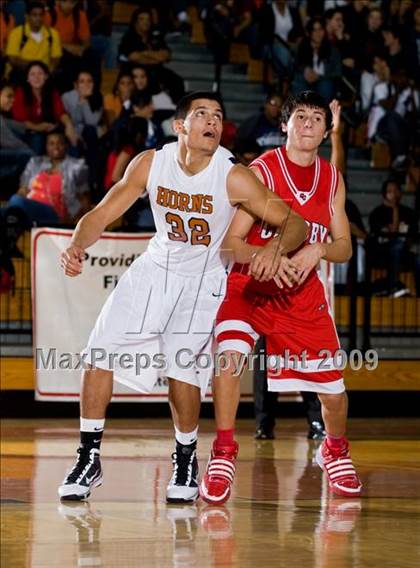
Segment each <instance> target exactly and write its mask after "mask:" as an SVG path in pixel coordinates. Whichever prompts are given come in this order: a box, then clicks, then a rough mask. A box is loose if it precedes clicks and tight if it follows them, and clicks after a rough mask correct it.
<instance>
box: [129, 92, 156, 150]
mask: <svg viewBox="0 0 420 568" xmlns="http://www.w3.org/2000/svg"><path fill="white" fill-rule="evenodd" d="M131 107H132V115H133V116H134V117H137V118H144V119H145V120H146V121H147V135H146V138H145V140H144V147H145V149H149V148H155V147H156V145H157V144H158V143H159V142H160V141H161V140H162V138H163V136H162V130H161V128H160V127H159V125H157V124H156V122H155V121H154V116H153V115H154V112H155V108H154V106H153V100H152V96H151V94H150V93H147V92H144V93H140V92H137V91H135V92H134V93H133V94H132V96H131Z"/></svg>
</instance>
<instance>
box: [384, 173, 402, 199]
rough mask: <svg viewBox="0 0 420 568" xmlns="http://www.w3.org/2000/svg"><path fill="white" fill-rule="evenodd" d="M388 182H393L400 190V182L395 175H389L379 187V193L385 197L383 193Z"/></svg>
mask: <svg viewBox="0 0 420 568" xmlns="http://www.w3.org/2000/svg"><path fill="white" fill-rule="evenodd" d="M390 183H393V184H394V185H396V186H397V188H398V191H400V192H401V184H400V182H399V181H398V180H397V179H396V178H395V177H389V178H388V179H386V180H385V181H384V182H383V184H382V187H381V193H382V195H383V196H384V197H385V195H386V190H387V189H388V185H389V184H390Z"/></svg>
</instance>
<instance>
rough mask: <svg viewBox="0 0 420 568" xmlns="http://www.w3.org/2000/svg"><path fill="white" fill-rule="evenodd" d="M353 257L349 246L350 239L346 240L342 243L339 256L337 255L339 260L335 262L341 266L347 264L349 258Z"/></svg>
mask: <svg viewBox="0 0 420 568" xmlns="http://www.w3.org/2000/svg"><path fill="white" fill-rule="evenodd" d="M352 256H353V247H352V244H351V240H350V239H348V240H347V239H346V240H345V241H344V242H343V245H342V248H341V251H340V255H339V259H338V260H337V261H336V262H337V263H339V264H341V263H344V262H348V261H349V260H350V259H351V257H352Z"/></svg>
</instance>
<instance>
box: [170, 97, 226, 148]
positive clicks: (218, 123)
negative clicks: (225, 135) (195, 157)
mask: <svg viewBox="0 0 420 568" xmlns="http://www.w3.org/2000/svg"><path fill="white" fill-rule="evenodd" d="M173 129H174V132H175V134H177V136H178V138H179V139H180V140H181V141H183V142H184V143H185V144H186V146H187V147H188V149H189V150H198V151H201V152H205V153H209V154H214V152H215V151H216V150H217V147H218V146H219V144H220V139H221V136H222V130H223V111H222V109H221V107H220V105H219V103H218V102H217V101H213V100H210V99H196V100H195V101H193V103H192V106H191V109H190V111H189V113H188V114H187V116H186V118H185V119H180V118H179V119H175V120H174V122H173Z"/></svg>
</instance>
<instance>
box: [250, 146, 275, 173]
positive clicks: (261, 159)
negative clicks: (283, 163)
mask: <svg viewBox="0 0 420 568" xmlns="http://www.w3.org/2000/svg"><path fill="white" fill-rule="evenodd" d="M279 151H280V148H273V149H272V150H267V151H266V152H264V153H263V154H261V155H260V156H258V158H255V160H253V161H252V162H251V163H250V164H249V167H250V168H253V167H258V166H259V165H261V164H267V165H270V164H271V163H272V162H273V160H275V161H277V160H278V157H277V153H278V152H279Z"/></svg>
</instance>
